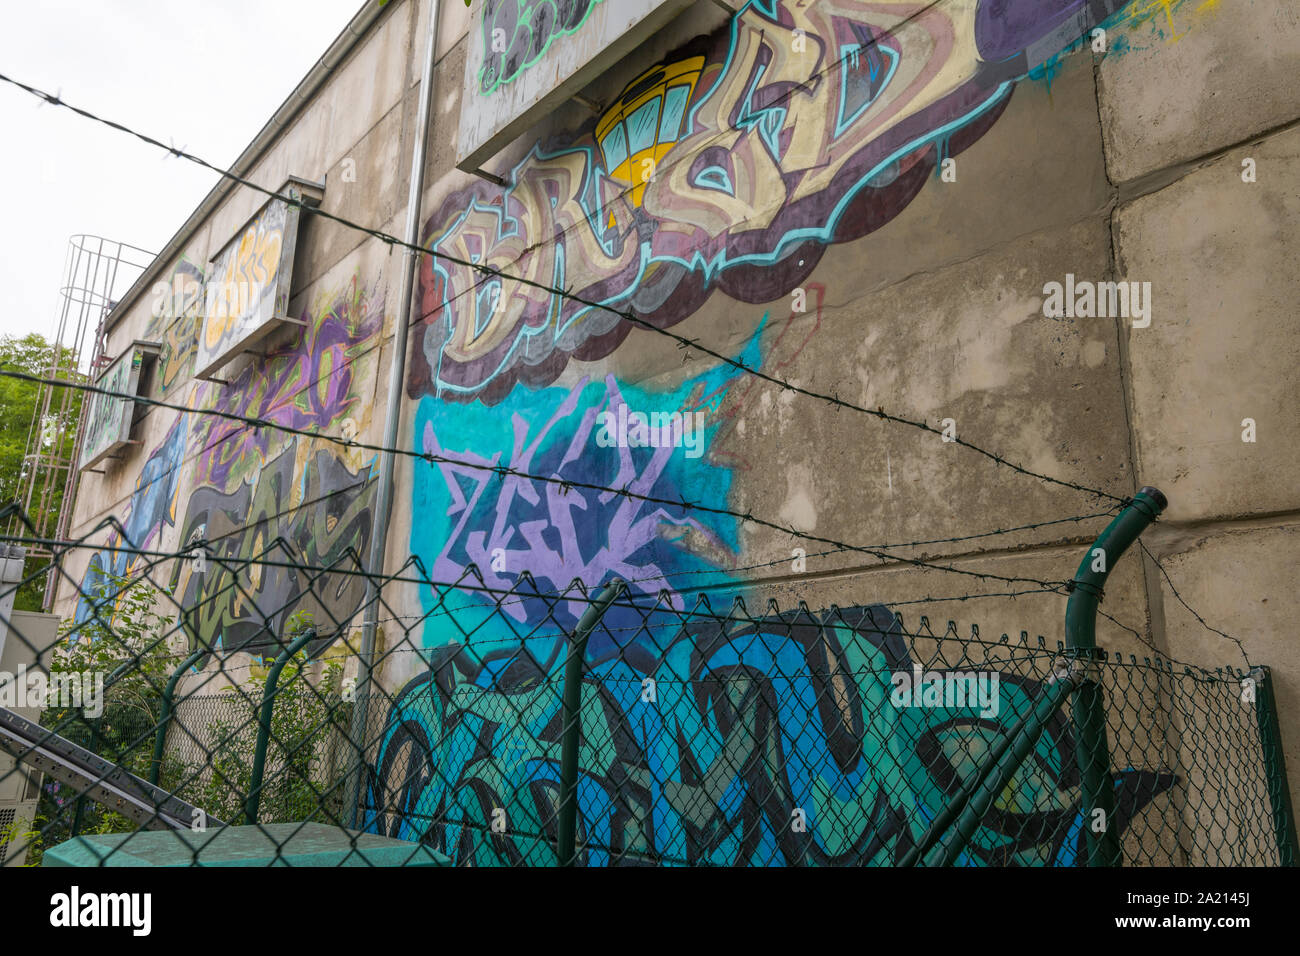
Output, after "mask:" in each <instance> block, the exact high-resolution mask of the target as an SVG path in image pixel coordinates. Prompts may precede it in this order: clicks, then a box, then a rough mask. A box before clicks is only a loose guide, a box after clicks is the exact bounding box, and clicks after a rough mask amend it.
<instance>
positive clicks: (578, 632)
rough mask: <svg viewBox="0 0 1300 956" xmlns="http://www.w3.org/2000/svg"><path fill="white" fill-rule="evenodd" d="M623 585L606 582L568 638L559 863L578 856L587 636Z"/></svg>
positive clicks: (570, 862)
mask: <svg viewBox="0 0 1300 956" xmlns="http://www.w3.org/2000/svg"><path fill="white" fill-rule="evenodd" d="M626 587H627V585H626V584H624V583H623V581H622V580H621V579H619V578H615V579H614V580H613V581H611V582H609V584H608V585H607V586H606V587H605V590H603V591H601V592H600V594H599V595H598V596H597V597H596V599H595V600H594V601H592V603H591V604H590V606H588V608H587V611H586V613H585V614H583V615H582V620H580V621H578V626H577V628H576V629H575V630H574V632H573V636H572V638H570V640H569V659H568V662H567V663H566V665H565V668H564V705H563V711H564V724H563V729H562V731H561V734H562V737H561V744H560V819H559V822H558V824H557V829H558V832H557V834H556V841H555V853H556V856H557V858H558V859H559V863H560V866H573V864H574V858H575V857H576V856H577V846H576V844H577V840H578V745H579V743H580V742H581V738H582V674H583V671H584V670H585V667H584V665H585V663H586V656H587V638H588V637H590V636H591V632H592V631H593V630H595V628H596V624H597V622H599V621H600V619H601V618H602V617H604V615H605V612H606V611H607V610H609V606H610V605H611V604H613V603H614V599H615V598H617V597H618V596H619V595H620V594H622V593H623V590H624V589H625V588H626Z"/></svg>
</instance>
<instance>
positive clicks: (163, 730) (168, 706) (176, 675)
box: [149, 651, 207, 787]
mask: <svg viewBox="0 0 1300 956" xmlns="http://www.w3.org/2000/svg"><path fill="white" fill-rule="evenodd" d="M206 653H207V651H195V652H194V653H192V654H190V656H189V657H187V658H185V660H183V661H181V665H180V667H178V668H176V670H174V671H172V676H171V677H169V678H167V686H166V687H164V688H163V694H162V711H161V712H160V713H159V715H158V730H157V732H156V733H155V734H154V738H153V760H151V761H150V762H149V782H150V783H151V784H153V785H154V786H155V787H156V786H158V774H159V772H160V770H161V768H162V758H163V748H164V747H165V746H166V745H167V725H168V724H169V723H170V722H171V719H172V708H173V707H174V706H175V702H174V698H175V695H176V685H177V684H179V683H180V680H181V675H182V674H184V673H185V672H186V671H187V670H189V669H190V668H191V667H193V666H194V665H195V664H197V663H198V662H199V659H200V658H201V657H203V655H204V654H206Z"/></svg>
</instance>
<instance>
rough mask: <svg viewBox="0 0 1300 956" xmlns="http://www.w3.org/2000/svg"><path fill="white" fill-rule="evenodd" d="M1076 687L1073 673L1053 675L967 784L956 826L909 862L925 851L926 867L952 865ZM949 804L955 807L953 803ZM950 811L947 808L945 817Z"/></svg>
mask: <svg viewBox="0 0 1300 956" xmlns="http://www.w3.org/2000/svg"><path fill="white" fill-rule="evenodd" d="M1076 687H1078V678H1077V676H1075V675H1074V674H1070V673H1065V674H1060V675H1057V679H1056V680H1055V681H1054V682H1053V683H1052V684H1051V685H1050V686H1049V687H1048V688H1047V689H1046V690H1045V691H1044V693H1043V695H1042V696H1041V697H1039V698H1038V700H1037V701H1035V703H1034V705H1033V707H1032V708H1031V709H1030V710H1029V712H1028V713H1027V714H1026V715H1025V717H1024V719H1023V720H1021V721H1020V722H1019V723H1018V724H1017V726H1016V729H1015V732H1014V734H1013V735H1010V736H1008V738H1007V739H1008V741H1009V742H1010V743H1009V744H1008V745H1006V746H1003V747H1002V748H1000V750H999V751H998V753H997V754H996V757H995V760H994V761H993V762H992V765H991V766H990V767H989V768H988V769H987V770H984V771H983V772H977V773H976V775H975V776H974V778H973V779H972V785H971V786H970V787H969V790H970V796H969V799H968V801H967V802H966V803H965V805H964V806H962V807H961V816H960V817H959V818H958V820H957V825H956V826H955V827H954V828H953V829H952V830H949V831H948V833H947V834H946V835H945V836H943V837H942V838H941V839H938V840H937V841H934V840H932V842H933V843H934V845H933V847H932V848H930V849H928V850H926V849H921V850H919V851H918V852H917V854H916V855H915V856H913V857H912V858H911V862H912V863H915V862H917V861H919V860H920V858H921V857H920V854H921V853H924V854H925V858H924V862H925V865H926V866H952V865H953V864H955V863H956V862H957V861H958V860H959V859H961V855H962V853H963V852H964V851H965V849H966V846H967V845H968V844H969V843H970V841H971V839H972V838H973V837H974V836H975V831H976V830H978V829H979V825H980V821H981V820H983V819H984V814H985V813H987V812H988V809H989V807H990V806H991V805H992V803H993V801H994V800H996V799H997V798H998V795H999V794H1000V793H1002V791H1004V790H1005V789H1006V788H1007V784H1008V783H1010V781H1011V778H1012V777H1013V776H1015V773H1016V771H1017V770H1018V769H1019V768H1020V765H1021V764H1023V763H1024V762H1025V760H1026V759H1028V757H1029V755H1030V754H1031V753H1032V752H1033V750H1034V745H1035V744H1037V743H1038V738H1039V737H1041V736H1042V735H1043V729H1044V728H1045V727H1046V726H1047V722H1048V721H1049V720H1051V718H1052V715H1053V714H1055V713H1056V712H1057V710H1059V709H1060V707H1061V705H1062V704H1063V703H1065V699H1066V698H1067V697H1069V696H1070V692H1071V691H1073V690H1074V689H1075V688H1076ZM953 806H954V807H955V806H956V804H954V805H953ZM953 812H954V811H952V810H949V811H947V815H948V818H949V819H951V815H952V814H953ZM946 825H947V824H946V823H945V824H941V826H940V827H938V828H935V829H936V830H938V831H939V832H942V827H943V826H946ZM927 837H930V834H928V833H927Z"/></svg>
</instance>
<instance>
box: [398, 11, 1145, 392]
mask: <svg viewBox="0 0 1300 956" xmlns="http://www.w3.org/2000/svg"><path fill="white" fill-rule="evenodd" d="M1124 5H1125V4H1123V3H1122V2H1121V0H1104V2H1103V3H1102V4H1101V5H1100V6H1096V5H1094V6H1090V7H1088V8H1087V9H1086V11H1085V12H1084V13H1083V14H1082V15H1081V16H1077V15H1079V14H1080V10H1082V9H1083V8H1082V6H1081V4H1079V3H1071V2H1062V0H1015V2H1013V3H1010V5H1008V2H1007V0H960V2H955V3H944V4H928V3H923V2H920V0H878V2H873V3H867V2H865V0H817V2H815V3H789V2H784V3H782V2H775V0H771V2H768V0H755V2H752V3H750V4H749V5H748V6H746V7H745V8H744V10H743V11H742V12H741V13H740V14H738V15H737V16H736V17H734V18H733V19H732V21H731V23H730V26H729V27H728V28H727V29H725V30H724V31H722V33H720V34H719V35H717V36H715V37H714V38H713V39H711V40H700V41H697V42H695V43H692V44H690V45H688V47H687V48H686V49H684V50H682V51H680V52H679V55H678V56H677V57H676V58H674V59H672V60H670V61H667V62H665V63H663V64H660V65H658V66H656V67H654V68H652V69H651V70H649V71H647V72H646V73H645V74H643V75H642V76H641V77H638V78H637V79H636V80H634V81H633V82H632V83H630V84H629V85H628V87H627V88H626V89H625V90H624V91H623V93H622V94H621V95H620V96H619V97H618V98H617V99H616V100H615V101H614V102H613V103H612V105H611V106H610V107H609V109H608V111H607V112H606V114H605V115H604V116H602V117H600V118H599V119H597V120H596V121H594V122H593V123H592V124H591V126H589V127H587V128H586V129H584V130H581V131H579V132H578V133H577V134H576V135H573V136H570V137H569V138H568V139H567V140H565V141H563V142H562V143H561V144H558V145H545V146H544V145H542V144H538V145H535V146H534V147H533V149H532V150H531V151H530V152H529V154H528V155H527V156H526V157H525V158H524V159H523V160H522V161H521V162H520V163H519V164H518V165H517V166H516V167H515V168H514V169H513V170H511V172H510V174H509V175H508V177H507V181H508V184H509V185H508V186H507V187H506V188H505V189H504V190H500V189H496V188H495V187H490V186H487V185H486V184H482V183H478V184H475V185H474V186H472V187H470V188H468V189H467V190H465V191H463V192H462V193H460V194H457V195H455V196H452V197H450V198H449V199H448V201H447V202H445V203H444V204H443V208H444V209H446V210H450V212H448V213H440V214H438V215H437V216H435V217H434V218H433V219H431V220H430V221H429V223H428V224H427V227H426V232H425V236H426V241H427V243H428V245H429V246H430V247H431V248H432V249H434V250H435V251H437V252H441V253H443V254H445V255H447V256H452V257H455V258H457V259H459V260H461V261H464V262H467V263H471V264H472V265H469V266H459V265H456V264H455V263H452V262H449V261H448V260H447V259H444V258H435V257H430V258H429V259H427V260H426V261H425V263H424V264H423V266H422V273H421V288H422V296H423V305H424V308H423V311H424V314H425V315H426V316H427V318H426V320H425V321H424V327H423V330H422V333H421V334H420V336H419V337H418V338H417V341H418V342H419V346H418V347H417V348H415V349H414V350H413V355H412V365H411V375H410V382H409V388H410V390H411V394H412V395H413V396H416V395H422V394H429V395H437V396H440V397H444V398H447V399H451V400H459V401H469V400H473V399H479V400H482V401H484V402H486V403H489V404H495V403H497V402H500V401H501V400H502V399H504V397H505V396H506V395H508V394H509V393H510V390H511V388H513V386H514V384H515V383H517V382H523V383H524V384H526V385H528V386H531V387H542V386H546V385H549V384H550V383H551V382H553V381H554V380H555V379H556V377H557V376H558V375H559V373H560V372H561V371H562V370H563V368H564V367H565V365H566V364H567V362H568V360H569V358H570V357H574V358H578V359H581V360H594V359H598V358H601V357H603V356H605V355H608V354H609V353H610V352H612V351H613V350H614V349H615V348H616V347H617V346H618V344H619V343H620V342H621V341H622V339H623V338H624V337H625V336H626V335H627V334H628V332H629V330H630V328H631V325H630V324H629V323H627V322H625V321H622V320H620V319H619V317H618V316H617V315H615V314H614V313H612V312H610V311H608V310H606V309H604V308H593V307H591V306H586V305H582V304H581V303H578V302H576V301H575V300H574V299H573V298H569V297H566V296H563V295H556V294H552V293H549V292H546V291H543V289H539V288H537V287H534V286H530V285H526V284H525V283H524V282H520V281H515V280H512V279H497V278H485V277H484V276H483V275H482V273H480V272H479V267H481V266H488V267H490V268H492V269H496V270H501V271H504V272H507V273H509V274H511V275H514V276H518V277H520V278H521V279H523V280H526V281H527V282H534V283H538V284H540V285H541V286H543V287H548V288H557V289H565V290H567V291H568V292H570V293H572V294H573V295H575V296H578V297H580V298H582V299H585V300H587V301H589V302H595V303H599V304H600V305H601V306H608V307H610V308H613V309H617V310H622V311H631V312H633V313H634V314H636V315H638V316H639V317H641V318H643V319H644V320H646V321H649V322H651V323H653V324H655V325H658V326H661V327H667V326H671V325H673V324H675V323H677V322H680V321H682V320H683V319H684V318H686V317H687V316H689V315H691V314H693V313H694V312H695V311H697V310H698V309H699V308H700V307H701V306H702V305H703V304H704V302H705V301H706V300H707V299H708V298H709V296H710V295H711V294H712V292H713V291H714V290H721V291H722V292H724V293H725V294H727V295H729V296H731V297H732V298H735V299H738V300H740V301H744V302H751V303H761V302H769V301H772V300H774V299H776V298H779V297H781V296H784V295H786V294H788V293H789V292H790V291H791V290H792V289H794V288H795V287H797V286H799V285H800V284H801V283H803V282H804V281H805V280H806V279H807V277H808V276H809V275H810V274H811V273H812V271H813V269H814V268H815V267H816V265H817V263H818V261H819V259H820V257H821V255H822V253H823V251H824V250H825V248H826V246H828V245H829V244H831V243H841V242H847V241H851V240H853V239H857V238H860V237H862V236H865V235H867V234H868V233H870V232H872V231H874V230H876V229H878V228H880V227H881V226H882V225H884V224H885V223H887V222H889V221H890V220H891V219H893V218H894V217H895V216H897V215H898V214H899V213H900V212H901V211H902V210H903V209H904V208H905V207H906V206H907V205H908V203H910V202H911V200H912V199H913V198H914V197H915V196H916V195H917V193H918V192H919V191H920V189H921V187H922V186H923V185H924V184H925V182H926V181H927V179H928V178H929V177H930V176H931V175H932V174H933V173H934V171H935V169H936V167H937V165H938V164H939V163H940V162H941V161H942V160H944V159H946V158H950V157H952V156H955V155H957V154H958V153H960V152H961V151H963V150H964V149H966V148H967V147H968V146H970V145H971V144H972V143H974V142H975V141H976V140H978V139H979V138H980V137H981V136H982V135H983V134H984V133H985V132H987V131H988V130H989V129H990V128H991V127H992V126H993V124H994V123H995V122H996V121H997V119H998V117H999V116H1000V114H1001V113H1002V111H1003V110H1004V109H1005V107H1006V105H1007V102H1008V100H1009V98H1010V96H1011V93H1012V90H1013V88H1014V84H1015V82H1016V80H1017V79H1019V78H1021V77H1023V76H1024V74H1025V71H1026V70H1027V69H1029V68H1031V67H1032V65H1033V64H1034V63H1040V62H1042V61H1043V60H1044V59H1045V58H1047V57H1049V56H1050V55H1052V54H1054V53H1057V52H1059V51H1060V50H1062V49H1065V48H1067V47H1069V46H1070V45H1071V44H1072V43H1074V42H1075V41H1076V40H1077V39H1078V38H1079V36H1080V35H1081V33H1086V28H1087V26H1088V25H1089V24H1092V23H1095V22H1096V19H1097V18H1098V17H1100V16H1104V15H1108V14H1110V13H1111V12H1113V11H1114V10H1116V9H1117V8H1122V7H1123V6H1124ZM998 11H1002V12H1003V13H1004V14H1006V16H1003V17H999V16H998V15H997V14H998ZM1029 54H1032V56H1031V55H1029ZM867 267H868V268H869V263H868V264H867Z"/></svg>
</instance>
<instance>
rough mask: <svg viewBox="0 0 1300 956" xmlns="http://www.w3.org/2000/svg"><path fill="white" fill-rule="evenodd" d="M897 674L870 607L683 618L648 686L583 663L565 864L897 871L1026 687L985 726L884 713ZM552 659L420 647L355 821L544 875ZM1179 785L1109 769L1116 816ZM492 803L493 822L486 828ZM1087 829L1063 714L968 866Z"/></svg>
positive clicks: (977, 714) (895, 625)
mask: <svg viewBox="0 0 1300 956" xmlns="http://www.w3.org/2000/svg"><path fill="white" fill-rule="evenodd" d="M912 663H913V662H912V658H911V655H910V654H909V651H908V645H907V643H906V640H905V638H904V637H903V632H902V628H901V625H900V623H899V621H898V619H897V618H896V617H895V616H894V615H893V614H892V613H891V612H890V611H889V610H888V609H887V608H885V607H883V606H880V605H875V606H872V607H856V608H848V609H844V610H838V611H834V612H831V613H828V614H824V615H821V616H819V617H814V616H813V615H811V614H810V613H809V612H808V611H806V610H800V611H797V612H791V613H786V614H782V615H780V616H778V617H773V618H771V619H766V620H764V621H762V622H761V623H758V622H756V623H752V624H745V625H743V626H739V627H735V626H730V627H728V628H727V629H725V630H724V628H723V626H722V625H721V623H717V622H710V623H707V624H692V625H689V626H687V627H686V628H684V629H681V630H680V631H679V632H678V633H677V635H676V636H675V637H674V638H672V639H670V640H668V642H667V646H666V649H665V650H663V652H662V654H661V655H660V656H659V657H658V659H657V660H656V661H655V662H654V664H653V666H652V667H651V668H650V671H649V675H650V677H651V678H652V679H653V680H654V682H655V688H656V690H655V693H654V694H652V695H647V694H646V692H645V687H646V684H645V681H644V678H643V674H642V671H641V668H638V667H633V666H630V665H629V664H628V663H627V661H626V660H624V659H622V658H621V657H619V658H612V659H609V660H607V661H604V662H595V661H592V662H589V667H588V676H587V678H586V681H585V682H584V685H583V696H582V721H583V740H582V745H581V747H580V753H579V785H578V804H579V836H578V841H579V843H578V845H579V850H580V855H581V859H580V861H579V863H580V865H591V866H599V865H613V864H642V865H644V864H668V865H672V864H680V865H699V864H716V865H807V864H822V865H826V864H857V865H861V864H876V865H888V864H892V863H896V862H898V861H899V860H900V859H901V857H902V856H903V855H904V854H905V853H906V852H907V851H908V850H909V849H911V847H912V846H914V845H915V843H916V841H917V840H918V839H919V837H920V836H921V834H922V832H923V831H924V829H925V826H926V824H927V822H928V821H929V820H930V819H933V817H934V815H935V814H936V813H937V812H938V811H939V809H940V808H942V807H943V806H944V805H945V803H946V802H947V801H948V800H949V799H950V798H951V797H952V796H953V794H954V793H955V792H956V791H957V790H958V789H959V787H960V781H961V780H962V779H964V777H965V776H966V775H968V774H969V773H970V770H971V767H972V765H973V764H974V763H975V762H977V761H978V760H979V759H980V756H981V755H982V754H984V753H986V752H987V751H988V750H989V749H990V748H992V747H994V746H995V745H996V744H997V742H998V741H999V740H1000V739H1001V738H1002V737H1003V736H1004V735H1005V734H1007V733H1008V732H1009V731H1010V729H1011V728H1012V727H1013V726H1014V725H1015V723H1016V721H1017V719H1018V717H1020V716H1021V715H1023V714H1024V713H1025V712H1026V711H1027V709H1028V708H1029V707H1030V706H1031V701H1032V700H1033V699H1034V698H1035V696H1036V693H1037V690H1038V686H1039V685H1038V684H1036V683H1035V682H1034V681H1032V680H1028V679H1025V678H1022V677H1018V676H1016V675H1014V674H1010V673H1003V674H1001V675H1000V677H1001V679H1000V681H999V682H998V685H997V703H998V707H997V714H996V716H995V717H992V718H990V717H987V716H984V713H983V711H981V708H980V705H979V704H978V703H975V704H973V705H972V706H951V707H945V706H937V707H924V708H920V707H897V706H894V705H893V704H892V703H891V697H890V694H891V689H892V684H891V675H893V674H895V673H899V672H903V673H910V672H911V670H912ZM507 665H508V666H507ZM562 668H563V658H562V657H559V658H557V659H556V660H552V661H549V662H546V661H539V660H538V659H537V658H536V657H535V656H534V655H533V654H532V653H531V651H530V650H524V649H521V648H520V647H519V646H518V645H517V644H512V645H511V646H509V647H506V648H501V649H498V650H493V651H485V652H483V653H482V655H481V656H480V654H479V653H475V652H472V651H471V650H470V649H469V648H467V647H465V646H459V645H454V646H448V647H443V648H439V649H437V650H435V651H434V652H433V658H432V662H431V668H430V670H429V671H428V672H427V673H425V674H422V675H420V676H419V677H417V678H415V679H414V680H412V681H411V682H410V683H409V684H408V685H407V686H406V687H405V688H404V689H403V691H402V692H401V694H400V695H399V696H398V698H397V699H396V701H395V703H394V705H393V708H392V710H391V713H390V715H389V721H388V724H387V731H386V735H385V738H384V741H383V744H382V746H381V748H380V750H379V753H378V756H377V760H376V763H375V765H374V768H375V769H374V771H373V773H372V777H371V785H370V794H369V804H368V810H367V817H366V825H367V828H368V829H370V830H371V831H374V832H378V833H383V834H387V835H389V836H395V837H402V838H406V839H412V840H420V841H423V842H425V843H428V844H431V845H433V846H435V847H437V848H439V849H441V850H443V851H444V852H446V853H448V854H450V855H452V856H453V857H454V858H455V859H456V860H457V862H459V863H462V864H475V865H500V864H518V863H528V864H533V865H552V864H553V863H554V852H555V851H554V845H555V843H554V841H555V829H556V827H555V817H556V806H557V804H558V792H559V763H560V726H561V720H560V717H561V715H560V706H561V705H560V695H559V694H558V693H557V692H556V687H557V683H556V679H557V678H558V674H559V672H560V670H562ZM1174 783H1175V778H1174V776H1173V775H1172V774H1168V773H1160V772H1154V771H1148V770H1127V771H1124V772H1122V773H1118V774H1116V775H1115V777H1114V784H1115V789H1116V803H1117V806H1116V812H1115V817H1114V818H1113V825H1114V826H1117V827H1119V828H1120V829H1121V830H1122V829H1123V828H1125V827H1126V826H1127V825H1128V822H1129V820H1131V819H1132V817H1133V816H1134V815H1135V814H1137V813H1138V812H1139V811H1140V810H1141V809H1142V807H1144V806H1145V805H1146V804H1147V803H1148V802H1150V801H1151V800H1152V799H1154V798H1155V797H1156V796H1157V795H1158V794H1160V793H1162V792H1164V791H1165V790H1167V789H1169V788H1170V787H1171V786H1172V785H1173V784H1174ZM498 808H499V810H500V811H504V820H505V822H506V826H505V827H504V828H498V829H493V828H492V826H491V824H492V823H493V813H494V812H497V811H498ZM796 811H801V812H802V814H803V818H804V820H805V821H806V825H805V826H804V827H802V828H800V827H796V826H792V822H793V821H794V820H795V819H796ZM1082 823H1083V820H1082V816H1081V814H1080V809H1079V803H1078V778H1077V771H1076V769H1075V752H1074V741H1073V736H1072V732H1071V728H1070V726H1069V723H1068V719H1067V718H1065V717H1064V716H1062V715H1058V717H1057V719H1056V720H1055V721H1054V722H1053V723H1051V724H1050V725H1049V726H1048V728H1047V731H1046V733H1044V735H1043V736H1042V738H1041V739H1040V741H1039V742H1038V744H1037V746H1036V748H1035V750H1034V752H1033V754H1032V755H1031V757H1030V759H1029V760H1027V761H1026V763H1025V765H1024V766H1023V767H1022V768H1021V770H1020V771H1019V772H1018V773H1017V775H1016V777H1015V778H1014V779H1013V780H1012V781H1011V783H1010V785H1009V786H1008V787H1007V789H1006V790H1005V791H1004V792H1003V794H1002V795H1001V796H1000V797H999V798H998V799H997V800H996V801H995V803H994V806H993V807H992V808H991V810H990V812H989V813H988V814H987V815H986V817H985V818H984V820H983V822H982V824H981V826H980V828H979V830H978V831H977V832H976V834H975V836H974V839H973V840H972V842H971V844H970V846H969V848H968V850H967V852H966V858H965V860H964V861H963V862H965V863H966V864H968V865H1057V866H1069V865H1074V864H1077V863H1078V862H1079V861H1080V859H1081V841H1082V839H1083V826H1082Z"/></svg>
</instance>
